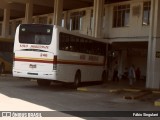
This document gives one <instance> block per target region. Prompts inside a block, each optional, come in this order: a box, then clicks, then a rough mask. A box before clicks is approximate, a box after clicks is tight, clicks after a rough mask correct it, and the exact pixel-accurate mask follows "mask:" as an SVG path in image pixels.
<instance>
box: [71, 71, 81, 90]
mask: <svg viewBox="0 0 160 120" xmlns="http://www.w3.org/2000/svg"><path fill="white" fill-rule="evenodd" d="M80 83H81V73H80V71H78V72H76V75H75V78H74V83H73V88H75V89H77V88H78V87H79V86H80Z"/></svg>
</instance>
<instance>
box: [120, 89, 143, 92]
mask: <svg viewBox="0 0 160 120" xmlns="http://www.w3.org/2000/svg"><path fill="white" fill-rule="evenodd" d="M123 90H124V91H127V92H140V91H141V90H139V89H123Z"/></svg>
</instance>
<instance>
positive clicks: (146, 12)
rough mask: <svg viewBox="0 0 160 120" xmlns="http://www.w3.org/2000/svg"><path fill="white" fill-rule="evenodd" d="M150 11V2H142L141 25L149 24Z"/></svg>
mask: <svg viewBox="0 0 160 120" xmlns="http://www.w3.org/2000/svg"><path fill="white" fill-rule="evenodd" d="M150 10H151V1H148V2H144V4H143V22H142V24H143V25H149V24H150Z"/></svg>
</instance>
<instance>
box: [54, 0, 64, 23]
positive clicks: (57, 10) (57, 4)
mask: <svg viewBox="0 0 160 120" xmlns="http://www.w3.org/2000/svg"><path fill="white" fill-rule="evenodd" d="M62 12H63V0H54V16H53V24H54V25H59V26H61V23H62Z"/></svg>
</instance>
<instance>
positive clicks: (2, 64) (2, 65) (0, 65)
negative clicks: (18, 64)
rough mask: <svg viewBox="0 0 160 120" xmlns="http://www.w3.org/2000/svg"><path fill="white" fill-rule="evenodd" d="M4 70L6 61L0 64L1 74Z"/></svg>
mask: <svg viewBox="0 0 160 120" xmlns="http://www.w3.org/2000/svg"><path fill="white" fill-rule="evenodd" d="M4 71H5V66H4V63H1V64H0V74H3V73H4Z"/></svg>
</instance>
